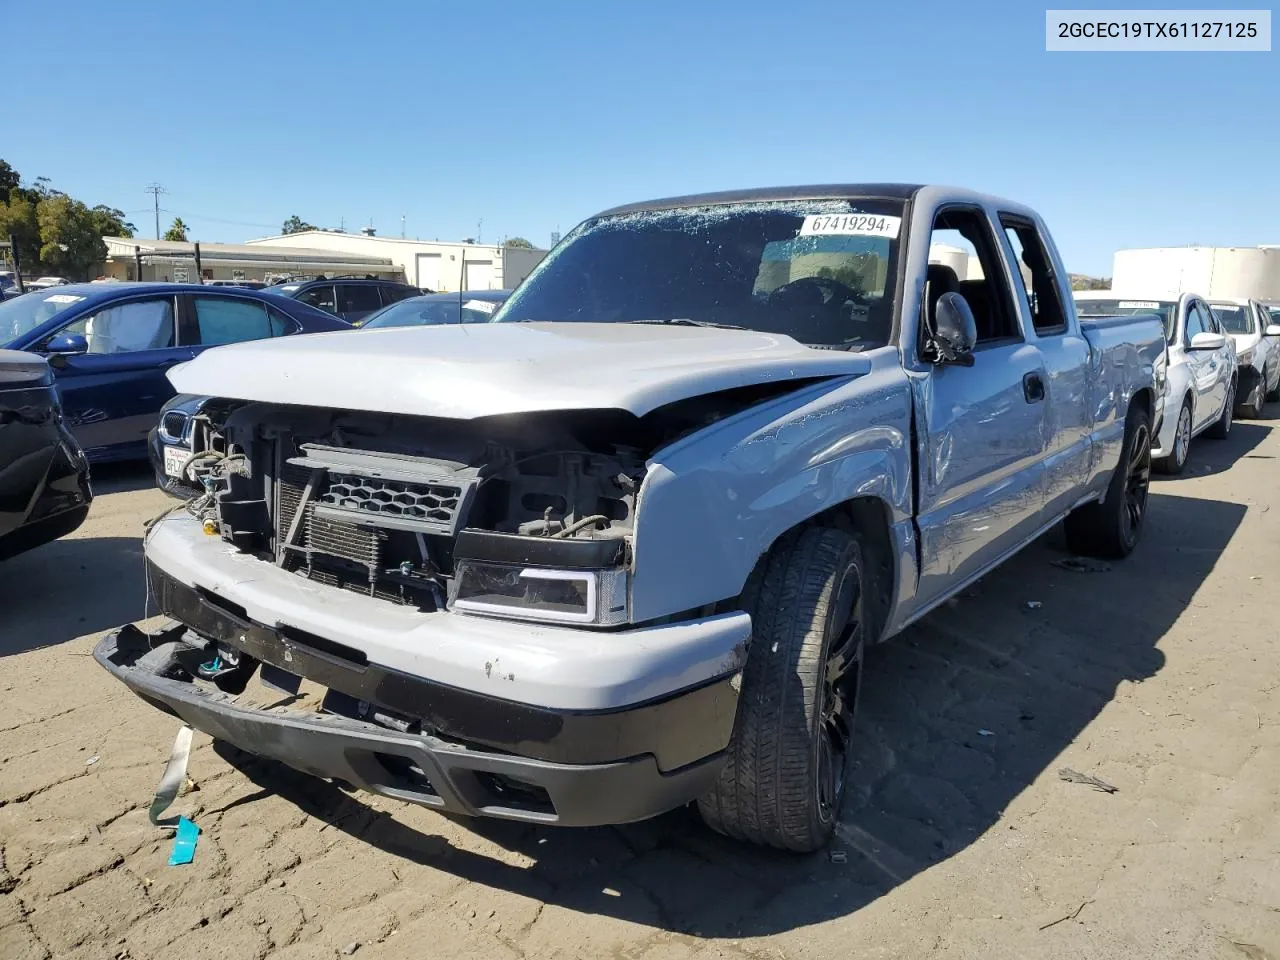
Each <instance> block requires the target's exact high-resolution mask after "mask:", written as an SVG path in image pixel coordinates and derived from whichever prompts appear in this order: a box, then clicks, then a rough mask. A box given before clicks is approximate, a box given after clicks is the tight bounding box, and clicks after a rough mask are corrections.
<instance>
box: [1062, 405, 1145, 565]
mask: <svg viewBox="0 0 1280 960" xmlns="http://www.w3.org/2000/svg"><path fill="white" fill-rule="evenodd" d="M1150 484H1151V417H1150V415H1149V414H1148V413H1147V411H1146V410H1144V409H1142V408H1141V407H1136V406H1135V407H1130V408H1129V416H1128V417H1127V419H1126V421H1125V430H1124V445H1123V446H1122V447H1121V450H1120V463H1119V464H1118V465H1117V466H1116V469H1115V473H1113V474H1112V476H1111V483H1110V485H1109V486H1108V487H1107V495H1106V497H1104V498H1103V499H1102V500H1101V501H1100V502H1098V503H1090V504H1087V505H1085V506H1083V507H1079V508H1077V509H1075V510H1073V511H1072V512H1071V513H1070V514H1068V515H1067V519H1066V522H1065V524H1064V527H1065V530H1066V534H1067V546H1068V547H1069V548H1070V549H1071V550H1072V552H1074V553H1080V554H1084V555H1086V556H1093V557H1106V558H1108V559H1117V560H1118V559H1121V558H1123V557H1127V556H1128V555H1129V554H1130V553H1132V552H1133V548H1134V547H1135V546H1137V545H1138V537H1139V535H1140V534H1141V533H1142V523H1143V521H1144V520H1145V519H1146V516H1147V492H1148V489H1149V487H1150Z"/></svg>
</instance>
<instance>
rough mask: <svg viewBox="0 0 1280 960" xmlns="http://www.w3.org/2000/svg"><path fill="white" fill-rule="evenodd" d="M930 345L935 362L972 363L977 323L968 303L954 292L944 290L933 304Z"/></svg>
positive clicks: (963, 364)
mask: <svg viewBox="0 0 1280 960" xmlns="http://www.w3.org/2000/svg"><path fill="white" fill-rule="evenodd" d="M932 334H933V336H932V339H931V340H930V346H931V347H932V348H933V355H934V362H935V363H955V364H959V365H960V366H964V367H971V366H973V347H974V344H976V343H977V342H978V325H977V324H976V323H975V322H974V319H973V311H972V310H970V309H969V303H968V301H966V300H965V298H964V297H962V296H961V295H960V294H958V293H944V294H943V295H942V296H940V297H939V298H938V302H937V304H936V305H935V306H934V308H933V331H932Z"/></svg>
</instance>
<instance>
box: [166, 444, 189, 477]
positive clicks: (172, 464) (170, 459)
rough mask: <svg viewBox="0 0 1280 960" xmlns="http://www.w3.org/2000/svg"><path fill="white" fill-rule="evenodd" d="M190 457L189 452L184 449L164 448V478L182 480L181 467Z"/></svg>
mask: <svg viewBox="0 0 1280 960" xmlns="http://www.w3.org/2000/svg"><path fill="white" fill-rule="evenodd" d="M190 456H191V451H190V450H188V449H187V448H186V447H165V448H164V474H165V476H166V477H177V478H179V479H181V478H182V465H183V464H184V463H186V462H187V459H188V458H189V457H190Z"/></svg>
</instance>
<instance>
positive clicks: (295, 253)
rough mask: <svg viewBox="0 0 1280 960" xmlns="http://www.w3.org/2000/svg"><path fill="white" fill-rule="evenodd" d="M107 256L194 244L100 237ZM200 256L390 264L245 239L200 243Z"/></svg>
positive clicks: (180, 255) (151, 253)
mask: <svg viewBox="0 0 1280 960" xmlns="http://www.w3.org/2000/svg"><path fill="white" fill-rule="evenodd" d="M102 242H103V243H105V244H106V245H107V256H108V257H132V256H133V255H134V254H135V252H137V253H140V254H142V256H144V257H146V258H148V259H156V258H175V259H183V260H190V259H193V258H194V257H195V244H194V243H187V242H186V241H180V240H140V239H138V238H136V237H103V238H102ZM200 259H201V260H203V261H205V262H207V263H217V262H237V261H245V262H251V263H262V262H264V261H270V262H272V263H296V264H305V265H307V266H314V265H318V264H319V265H325V266H331V267H335V268H336V267H343V266H351V265H355V266H357V267H360V268H366V267H389V266H392V263H391V260H390V258H388V257H369V256H364V255H362V254H354V253H347V252H345V251H338V250H318V249H316V248H314V247H277V246H263V245H254V244H248V243H202V244H200Z"/></svg>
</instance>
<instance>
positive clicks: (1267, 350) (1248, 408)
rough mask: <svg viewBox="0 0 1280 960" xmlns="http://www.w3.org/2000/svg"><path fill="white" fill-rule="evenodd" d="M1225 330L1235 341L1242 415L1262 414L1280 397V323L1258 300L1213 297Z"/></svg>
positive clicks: (1238, 404) (1216, 313)
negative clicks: (1270, 401)
mask: <svg viewBox="0 0 1280 960" xmlns="http://www.w3.org/2000/svg"><path fill="white" fill-rule="evenodd" d="M1209 306H1210V307H1212V308H1213V312H1214V314H1215V315H1216V316H1217V318H1218V321H1219V323H1221V324H1222V329H1223V331H1224V332H1225V333H1227V334H1228V335H1229V336H1230V337H1231V339H1232V340H1234V341H1235V344H1236V361H1237V362H1238V363H1239V365H1240V387H1239V390H1238V391H1237V393H1236V397H1237V401H1238V403H1237V409H1238V410H1239V411H1240V415H1241V416H1245V417H1254V418H1257V417H1260V416H1262V408H1263V407H1265V406H1266V403H1267V401H1268V400H1280V395H1278V394H1280V326H1277V322H1276V321H1274V320H1272V319H1271V313H1270V311H1269V310H1268V309H1267V308H1266V306H1264V305H1263V304H1261V303H1259V302H1258V301H1256V300H1244V299H1226V298H1223V299H1221V300H1210V301H1209Z"/></svg>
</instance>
